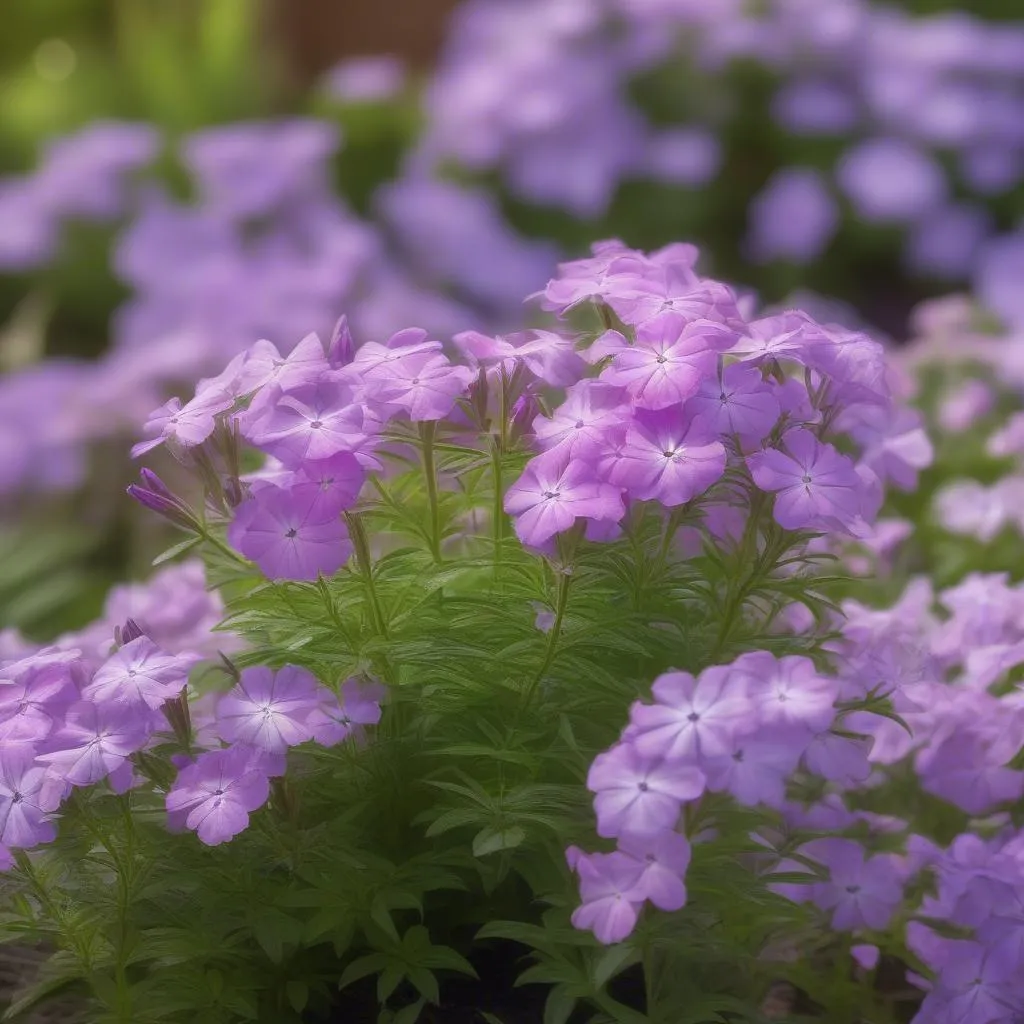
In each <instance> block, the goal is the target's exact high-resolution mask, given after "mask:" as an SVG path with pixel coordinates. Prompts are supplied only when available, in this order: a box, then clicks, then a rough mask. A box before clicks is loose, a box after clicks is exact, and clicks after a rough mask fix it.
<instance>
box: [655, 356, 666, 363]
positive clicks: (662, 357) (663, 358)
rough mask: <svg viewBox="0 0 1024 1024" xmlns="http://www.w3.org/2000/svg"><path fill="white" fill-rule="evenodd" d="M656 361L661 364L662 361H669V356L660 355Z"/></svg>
mask: <svg viewBox="0 0 1024 1024" xmlns="http://www.w3.org/2000/svg"><path fill="white" fill-rule="evenodd" d="M655 362H657V363H658V364H659V365H660V364H661V363H667V362H668V356H658V358H657V359H656V360H655Z"/></svg>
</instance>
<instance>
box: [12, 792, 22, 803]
mask: <svg viewBox="0 0 1024 1024" xmlns="http://www.w3.org/2000/svg"><path fill="white" fill-rule="evenodd" d="M24 799H25V798H24V797H23V796H22V795H21V794H20V793H19V792H18V791H17V790H15V791H14V792H13V793H12V794H11V803H12V804H20V803H21V801H22V800H24Z"/></svg>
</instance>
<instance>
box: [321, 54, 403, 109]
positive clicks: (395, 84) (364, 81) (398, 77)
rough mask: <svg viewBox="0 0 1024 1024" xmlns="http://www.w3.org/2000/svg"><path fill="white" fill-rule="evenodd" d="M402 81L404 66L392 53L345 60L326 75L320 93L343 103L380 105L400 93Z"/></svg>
mask: <svg viewBox="0 0 1024 1024" xmlns="http://www.w3.org/2000/svg"><path fill="white" fill-rule="evenodd" d="M405 78H406V69H405V64H404V63H403V62H402V60H401V58H399V57H396V56H395V55H394V54H390V53H381V54H373V55H371V56H367V57H348V58H346V59H345V60H343V61H341V63H339V64H336V65H335V66H334V67H333V68H331V70H330V71H328V72H327V74H326V76H325V77H324V90H325V91H326V92H327V93H328V95H329V96H330V97H331V98H332V99H336V100H340V101H341V102H343V103H380V102H382V101H384V100H389V99H392V98H393V97H394V96H396V95H397V94H398V93H400V92H401V91H402V90H403V89H404V88H405Z"/></svg>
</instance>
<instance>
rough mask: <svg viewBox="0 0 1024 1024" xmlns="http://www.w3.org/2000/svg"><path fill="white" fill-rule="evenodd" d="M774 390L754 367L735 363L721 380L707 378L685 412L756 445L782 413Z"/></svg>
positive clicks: (727, 433)
mask: <svg viewBox="0 0 1024 1024" xmlns="http://www.w3.org/2000/svg"><path fill="white" fill-rule="evenodd" d="M780 411H781V410H780V408H779V402H778V399H776V397H775V395H774V394H773V392H772V389H771V388H770V387H769V386H768V385H767V384H766V383H765V382H764V381H763V380H762V378H761V374H760V373H759V372H758V371H757V369H756V368H755V367H752V366H746V365H744V364H743V363H733V364H731V365H729V366H727V367H726V368H725V370H724V371H723V373H722V377H721V380H716V379H714V378H708V379H707V380H705V381H704V383H703V384H701V386H700V390H699V391H698V392H697V394H696V395H694V396H693V397H692V398H691V399H689V400H688V401H687V403H686V412H687V414H688V415H692V416H693V417H694V418H695V419H699V421H700V422H701V423H702V424H706V425H707V426H708V427H709V428H710V429H711V430H713V431H714V432H715V433H717V434H722V435H732V434H736V435H737V436H738V437H739V438H740V440H741V441H745V442H748V443H751V444H757V443H760V442H761V441H763V440H764V438H765V437H767V436H768V434H770V433H771V431H772V428H773V427H774V426H775V424H776V422H777V421H778V418H779V413H780Z"/></svg>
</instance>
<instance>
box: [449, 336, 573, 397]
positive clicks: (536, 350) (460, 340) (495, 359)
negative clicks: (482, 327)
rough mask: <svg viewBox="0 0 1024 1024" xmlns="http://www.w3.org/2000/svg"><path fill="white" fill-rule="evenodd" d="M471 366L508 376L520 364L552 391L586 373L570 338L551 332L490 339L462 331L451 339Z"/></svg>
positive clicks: (569, 383)
mask: <svg viewBox="0 0 1024 1024" xmlns="http://www.w3.org/2000/svg"><path fill="white" fill-rule="evenodd" d="M452 341H453V342H454V344H455V346H456V348H458V350H459V351H460V352H461V353H462V354H463V355H464V356H465V357H466V359H467V360H468V361H469V363H470V365H471V366H484V367H489V368H491V367H500V368H503V369H505V370H506V372H508V371H509V370H511V368H512V367H514V366H515V365H517V364H519V363H522V364H523V365H524V366H526V368H527V369H528V370H529V371H530V373H532V374H533V375H534V376H535V377H536V378H537V379H538V380H542V381H544V383H545V384H550V385H551V386H552V387H559V388H561V387H568V386H569V385H571V384H575V383H576V382H577V381H578V380H579V379H580V377H582V376H583V372H584V370H585V369H586V362H585V361H584V359H583V357H582V356H581V355H580V354H579V353H578V352H577V351H576V347H575V344H574V343H573V340H572V339H571V338H567V337H565V336H564V335H561V334H557V333H555V332H554V331H530V332H528V333H520V334H510V335H506V336H504V337H497V338H492V337H489V336H487V335H485V334H480V333H479V332H477V331H463V332H462V333H461V334H456V335H455V337H454V338H452Z"/></svg>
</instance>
